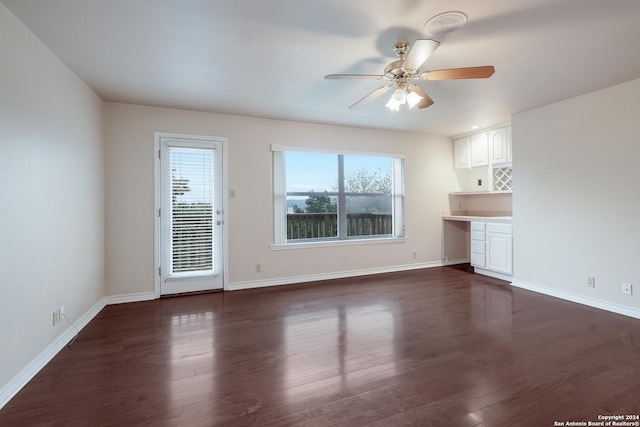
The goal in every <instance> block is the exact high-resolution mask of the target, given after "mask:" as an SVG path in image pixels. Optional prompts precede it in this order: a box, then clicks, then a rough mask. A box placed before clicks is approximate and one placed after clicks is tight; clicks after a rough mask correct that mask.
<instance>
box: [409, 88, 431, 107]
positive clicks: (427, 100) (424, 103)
mask: <svg viewBox="0 0 640 427" xmlns="http://www.w3.org/2000/svg"><path fill="white" fill-rule="evenodd" d="M409 90H410V91H411V92H415V93H417V94H418V95H420V96H421V97H422V99H421V100H420V102H418V103H417V104H416V106H417V107H418V108H420V109H422V108H427V107H430V106H431V105H433V99H431V97H430V96H429V95H427V93H426V92H425V91H424V90H422V88H421V87H420V86H418V85H411V88H410V89H409Z"/></svg>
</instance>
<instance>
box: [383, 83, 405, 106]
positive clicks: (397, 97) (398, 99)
mask: <svg viewBox="0 0 640 427" xmlns="http://www.w3.org/2000/svg"><path fill="white" fill-rule="evenodd" d="M407 97H408V94H407V91H406V90H404V89H400V88H398V89H396V91H395V92H393V94H392V95H391V98H389V102H387V105H386V107H387V108H388V109H390V110H393V111H400V106H401V105H403V104H406V103H407Z"/></svg>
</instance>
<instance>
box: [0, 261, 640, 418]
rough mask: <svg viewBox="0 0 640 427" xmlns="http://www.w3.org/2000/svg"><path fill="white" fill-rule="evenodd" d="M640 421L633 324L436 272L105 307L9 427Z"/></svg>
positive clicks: (24, 394) (637, 332)
mask: <svg viewBox="0 0 640 427" xmlns="http://www.w3.org/2000/svg"><path fill="white" fill-rule="evenodd" d="M638 414H640V320H635V319H631V318H627V317H624V316H619V315H615V314H612V313H607V312H604V311H600V310H597V309H592V308H589V307H585V306H581V305H578V304H574V303H570V302H567V301H562V300H558V299H554V298H551V297H547V296H543V295H539V294H535V293H532V292H529V291H525V290H522V289H517V288H512V287H510V286H509V285H508V284H506V283H505V282H502V281H499V280H495V279H491V278H486V277H483V276H478V275H473V274H470V273H469V272H468V271H466V270H465V269H464V268H433V269H426V270H416V271H411V272H402V273H392V274H383V275H377V276H368V277H360V278H353V279H342V280H335V281H326V282H319V283H311V284H300V285H291V286H282V287H275V288H266V289H256V290H247V291H236V292H226V293H222V292H220V293H212V294H200V295H192V296H183V297H177V298H167V299H161V300H158V301H149V302H140V303H131V304H121V305H114V306H109V307H106V308H105V309H104V310H103V311H102V312H101V313H100V314H99V315H98V316H97V317H96V318H95V319H94V320H93V321H91V323H90V324H89V325H88V326H87V327H86V328H85V329H84V330H82V331H81V333H80V335H79V336H78V338H77V339H76V341H75V342H74V343H73V345H72V346H71V347H70V348H65V349H64V350H62V351H61V352H60V354H58V355H57V356H56V357H55V358H54V359H53V360H52V361H51V362H50V363H49V364H48V365H47V366H46V367H45V368H44V369H43V370H42V371H41V372H40V373H39V374H38V375H37V376H36V377H35V378H34V379H33V380H32V381H31V382H30V383H29V384H28V385H27V386H26V387H25V388H24V389H23V390H22V391H21V392H20V393H19V394H18V395H16V397H15V398H14V399H13V400H12V401H10V402H9V403H8V404H7V405H6V406H5V408H3V409H2V410H1V411H0V425H2V426H136V425H159V426H182V425H190V426H214V425H215V426H234V427H236V426H249V425H267V426H291V425H296V426H327V425H342V426H362V425H367V426H396V425H415V426H441V425H442V426H462V427H464V426H501V427H502V426H553V425H554V422H555V421H558V422H567V421H592V422H594V421H599V419H598V416H599V415H638Z"/></svg>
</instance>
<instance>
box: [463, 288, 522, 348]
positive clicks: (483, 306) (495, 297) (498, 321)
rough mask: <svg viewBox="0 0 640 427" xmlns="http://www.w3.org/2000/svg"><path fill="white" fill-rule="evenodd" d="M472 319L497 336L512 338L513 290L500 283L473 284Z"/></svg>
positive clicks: (474, 322)
mask: <svg viewBox="0 0 640 427" xmlns="http://www.w3.org/2000/svg"><path fill="white" fill-rule="evenodd" d="M471 309H472V310H471V311H472V316H471V321H472V322H473V324H474V325H475V326H476V327H477V328H478V329H480V330H482V331H483V332H486V333H488V334H490V335H492V336H493V337H495V338H499V339H504V340H510V339H511V334H512V331H513V329H512V321H513V291H512V290H511V288H507V287H506V286H499V285H484V284H474V285H472V286H471Z"/></svg>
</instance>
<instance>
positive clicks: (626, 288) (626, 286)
mask: <svg viewBox="0 0 640 427" xmlns="http://www.w3.org/2000/svg"><path fill="white" fill-rule="evenodd" d="M622 295H633V285H632V284H631V283H623V284H622Z"/></svg>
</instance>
